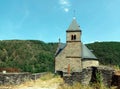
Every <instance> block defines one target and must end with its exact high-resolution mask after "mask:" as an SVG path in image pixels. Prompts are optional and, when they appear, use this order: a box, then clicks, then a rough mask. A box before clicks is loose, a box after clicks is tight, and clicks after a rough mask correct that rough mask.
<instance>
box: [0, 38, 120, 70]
mask: <svg viewBox="0 0 120 89" xmlns="http://www.w3.org/2000/svg"><path fill="white" fill-rule="evenodd" d="M57 46H58V45H57V43H44V42H42V41H37V40H26V41H25V40H5V41H4V40H3V41H0V68H1V69H2V68H16V69H19V70H20V71H24V72H45V71H51V72H53V71H54V54H55V51H56V49H57ZM87 46H88V48H89V49H92V50H93V53H94V54H95V55H96V56H97V57H98V58H99V61H100V63H101V64H105V65H109V64H111V65H119V66H120V42H95V43H91V44H87Z"/></svg>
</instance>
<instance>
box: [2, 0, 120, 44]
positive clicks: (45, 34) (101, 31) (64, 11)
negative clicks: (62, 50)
mask: <svg viewBox="0 0 120 89" xmlns="http://www.w3.org/2000/svg"><path fill="white" fill-rule="evenodd" d="M74 10H75V16H76V20H77V22H78V24H79V25H80V27H81V30H82V41H83V43H91V42H95V41H120V0H0V40H12V39H20V40H29V39H31V40H42V41H44V42H58V39H59V38H61V41H62V42H66V30H67V28H68V27H69V25H70V23H71V21H72V19H73V16H74V13H73V12H74Z"/></svg>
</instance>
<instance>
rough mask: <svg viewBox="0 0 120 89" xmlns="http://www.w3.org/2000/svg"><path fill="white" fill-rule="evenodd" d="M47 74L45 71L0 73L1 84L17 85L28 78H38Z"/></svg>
mask: <svg viewBox="0 0 120 89" xmlns="http://www.w3.org/2000/svg"><path fill="white" fill-rule="evenodd" d="M45 74H47V72H44V73H34V74H31V73H0V85H17V84H21V83H23V82H25V81H27V80H31V79H32V80H36V79H38V78H40V77H41V76H43V75H45Z"/></svg>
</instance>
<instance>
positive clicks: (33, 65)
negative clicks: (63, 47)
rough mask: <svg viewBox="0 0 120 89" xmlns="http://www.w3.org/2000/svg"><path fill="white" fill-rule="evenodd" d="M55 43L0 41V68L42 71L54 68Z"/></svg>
mask: <svg viewBox="0 0 120 89" xmlns="http://www.w3.org/2000/svg"><path fill="white" fill-rule="evenodd" d="M56 48H57V44H56V43H54V44H53V43H44V42H42V41H37V40H27V41H24V40H11V41H0V68H17V69H20V71H27V72H44V71H53V70H54V53H55V51H56Z"/></svg>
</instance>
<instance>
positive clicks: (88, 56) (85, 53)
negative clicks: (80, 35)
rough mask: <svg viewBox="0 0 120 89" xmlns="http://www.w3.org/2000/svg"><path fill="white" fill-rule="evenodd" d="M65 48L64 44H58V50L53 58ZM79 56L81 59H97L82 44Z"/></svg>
mask: <svg viewBox="0 0 120 89" xmlns="http://www.w3.org/2000/svg"><path fill="white" fill-rule="evenodd" d="M65 46H66V44H65V43H62V44H60V45H59V48H58V49H57V51H56V53H55V56H57V55H58V54H59V53H60V52H61V51H62V50H63V49H64V48H65ZM81 54H82V59H97V58H96V57H95V55H94V54H93V53H92V52H91V51H90V50H89V49H88V48H87V47H86V46H85V45H84V44H82V50H81Z"/></svg>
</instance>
